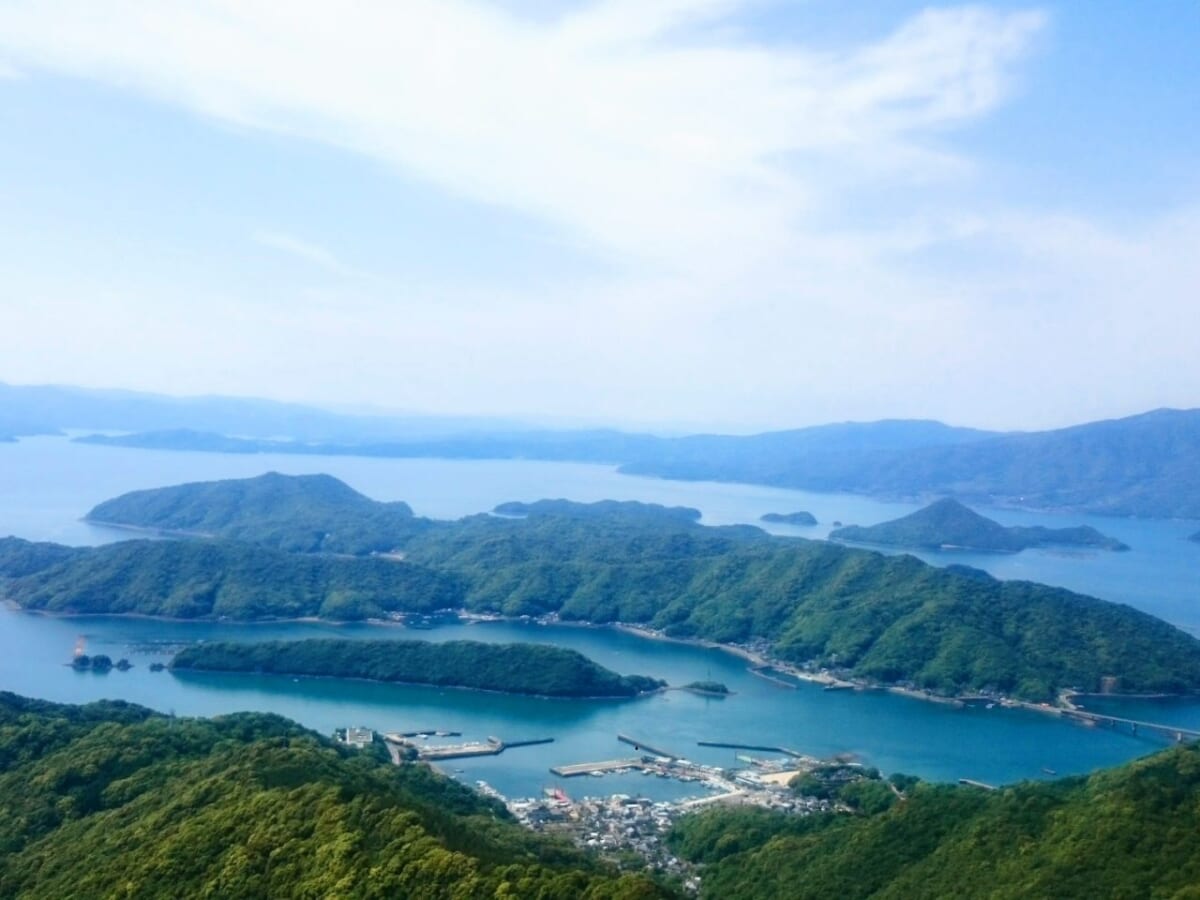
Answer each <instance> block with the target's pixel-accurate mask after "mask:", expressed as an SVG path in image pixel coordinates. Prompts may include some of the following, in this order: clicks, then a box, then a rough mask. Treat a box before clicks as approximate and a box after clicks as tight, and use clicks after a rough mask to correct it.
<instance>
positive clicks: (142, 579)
mask: <svg viewBox="0 0 1200 900" xmlns="http://www.w3.org/2000/svg"><path fill="white" fill-rule="evenodd" d="M0 576H4V577H5V578H7V579H8V580H7V583H5V584H4V585H3V593H4V596H5V597H7V598H8V599H10V600H13V601H16V602H17V603H19V604H20V605H21V606H23V607H25V608H26V609H37V610H45V611H48V612H70V613H139V614H142V615H154V616H171V617H176V618H185V619H195V618H218V617H225V618H230V619H243V620H248V619H266V618H299V617H303V616H320V617H322V618H326V619H335V620H339V621H345V620H353V619H366V618H376V617H382V616H384V615H386V614H387V613H389V612H392V611H397V610H403V611H408V612H429V611H433V610H437V609H445V608H447V607H455V606H461V605H462V604H461V598H462V588H461V586H460V585H459V583H458V581H457V580H456V579H455V578H454V577H453V576H451V575H446V574H442V573H438V572H433V571H430V570H429V569H427V568H424V567H422V566H418V565H413V564H412V563H407V562H398V561H395V560H384V559H342V558H338V557H330V556H303V555H299V554H290V553H282V552H280V551H278V550H271V549H268V548H265V547H257V546H254V545H252V544H243V543H237V542H234V541H123V542H121V543H117V544H107V545H104V546H102V547H96V548H78V549H76V548H66V547H61V546H58V545H55V544H34V543H30V542H28V541H22V540H19V539H17V538H4V539H0Z"/></svg>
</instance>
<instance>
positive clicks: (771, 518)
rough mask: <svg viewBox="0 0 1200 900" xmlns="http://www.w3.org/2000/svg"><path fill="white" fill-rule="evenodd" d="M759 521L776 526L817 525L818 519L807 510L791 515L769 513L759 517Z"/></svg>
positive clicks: (791, 513)
mask: <svg viewBox="0 0 1200 900" xmlns="http://www.w3.org/2000/svg"><path fill="white" fill-rule="evenodd" d="M759 521H760V522H770V523H772V524H774V525H816V524H817V517H816V516H814V515H813V514H812V513H810V512H808V511H807V510H798V511H796V512H790V513H776V512H769V513H766V514H764V515H762V516H759Z"/></svg>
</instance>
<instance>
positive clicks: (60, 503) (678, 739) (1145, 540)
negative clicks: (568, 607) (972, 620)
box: [0, 438, 1200, 797]
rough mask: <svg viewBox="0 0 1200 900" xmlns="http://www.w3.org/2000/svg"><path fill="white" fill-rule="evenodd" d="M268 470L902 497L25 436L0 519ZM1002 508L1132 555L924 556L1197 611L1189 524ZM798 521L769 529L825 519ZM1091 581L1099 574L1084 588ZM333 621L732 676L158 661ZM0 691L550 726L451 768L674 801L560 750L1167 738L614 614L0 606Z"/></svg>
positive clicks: (825, 500) (673, 786)
mask: <svg viewBox="0 0 1200 900" xmlns="http://www.w3.org/2000/svg"><path fill="white" fill-rule="evenodd" d="M268 469H276V470H279V471H285V472H293V473H300V472H318V471H324V472H329V473H331V474H333V475H336V476H338V477H339V478H342V479H344V480H345V481H347V482H348V483H349V484H351V485H353V486H354V487H356V488H358V489H359V490H361V491H363V492H364V493H366V494H368V495H370V496H372V497H376V498H378V499H382V500H392V499H406V500H408V501H409V502H411V503H412V505H413V507H414V508H415V509H416V510H417V512H419V513H421V514H425V515H431V516H437V517H454V516H459V515H464V514H467V513H472V512H478V511H481V510H485V509H490V508H491V507H492V506H494V505H495V504H496V503H499V502H501V501H504V500H510V499H521V500H532V499H537V498H540V497H545V496H549V497H568V498H571V499H576V500H597V499H603V498H607V497H612V498H617V499H640V500H648V501H654V502H659V503H670V504H684V505H690V506H696V507H699V508H700V509H701V510H702V511H703V513H704V520H705V521H706V522H709V523H732V522H753V521H756V520H757V518H758V516H760V515H761V514H762V513H764V512H769V511H791V510H795V509H809V510H811V511H812V512H813V513H815V514H816V515H817V517H818V519H820V520H821V521H822V523H829V522H831V521H832V520H833V519H835V518H836V519H840V520H841V521H843V522H858V523H860V524H870V523H872V522H876V521H882V520H884V519H887V518H894V517H895V516H896V515H900V514H903V512H905V511H907V510H909V509H912V506H908V505H904V504H886V503H879V502H876V501H872V500H868V499H864V498H859V497H850V496H842V495H819V494H806V493H802V492H796V491H784V490H776V489H771V488H762V487H752V486H744V485H724V484H708V483H687V482H668V481H660V480H656V479H643V478H628V477H625V476H621V475H618V474H616V473H615V472H613V471H612V470H611V469H609V468H606V467H602V466H589V465H575V464H558V463H540V462H527V461H518V462H475V461H472V462H449V461H442V460H363V459H350V458H329V459H321V458H315V457H307V458H295V457H276V458H272V457H263V456H225V455H214V454H190V453H158V452H152V451H139V450H126V449H120V448H101V447H88V446H84V445H72V444H69V443H68V442H66V441H64V440H62V439H61V438H38V439H30V440H26V441H22V442H20V443H18V444H10V445H0V535H2V534H7V533H13V534H17V535H19V536H22V537H27V538H35V539H41V540H58V541H63V542H65V543H101V542H105V541H109V540H114V539H118V538H120V537H122V536H123V535H121V534H120V533H116V532H112V531H108V530H104V529H99V528H95V527H94V526H89V525H86V524H85V523H82V522H80V521H78V520H79V517H80V516H81V515H83V513H85V512H86V511H87V510H88V509H89V508H90V507H91V506H92V505H94V504H95V503H98V502H99V501H101V500H104V499H106V498H108V497H111V496H113V495H115V494H118V493H121V492H123V491H126V490H131V489H135V488H141V487H153V486H156V485H165V484H174V483H178V482H181V481H189V480H199V479H213V478H227V477H241V476H247V475H255V474H260V473H261V472H263V471H266V470H268ZM993 514H994V515H995V516H996V517H997V518H999V519H1001V520H1004V521H1014V522H1016V521H1020V522H1025V523H1031V524H1033V523H1039V522H1040V523H1046V524H1055V523H1060V522H1062V521H1068V520H1069V521H1070V522H1072V523H1076V522H1082V521H1087V522H1090V523H1092V524H1095V525H1096V527H1098V528H1100V529H1101V530H1102V531H1105V532H1106V533H1109V534H1113V535H1115V536H1116V537H1119V538H1120V539H1122V540H1124V541H1125V542H1126V543H1128V544H1130V545H1131V546H1132V547H1133V548H1134V549H1133V551H1131V552H1130V553H1126V554H1100V553H1094V554H1093V553H1088V554H1078V555H1075V554H1072V555H1058V554H1052V553H1045V552H1029V551H1027V552H1026V553H1022V554H1018V555H1015V556H992V555H981V554H962V555H960V554H933V555H929V556H927V558H930V559H931V560H932V561H934V562H937V563H945V562H948V561H955V562H965V563H968V564H971V565H977V566H980V567H981V568H987V569H989V570H990V571H992V572H993V573H995V574H997V575H1000V576H1002V577H1024V578H1030V579H1032V580H1042V581H1048V582H1051V583H1057V584H1064V585H1066V586H1070V587H1075V588H1077V589H1085V590H1088V591H1089V592H1090V593H1094V594H1098V595H1101V596H1106V597H1108V598H1109V599H1114V600H1121V601H1123V602H1128V603H1130V604H1132V605H1135V606H1139V607H1140V608H1143V609H1146V610H1148V611H1150V612H1153V613H1156V614H1158V615H1161V616H1163V617H1164V618H1168V619H1170V620H1171V621H1175V622H1177V623H1179V624H1185V625H1186V624H1188V623H1195V622H1196V621H1197V619H1198V618H1200V617H1198V616H1197V614H1196V607H1197V597H1196V593H1197V592H1196V587H1197V578H1196V575H1197V565H1198V564H1200V548H1197V547H1195V546H1194V545H1191V544H1188V543H1186V542H1184V541H1183V540H1182V538H1183V536H1185V535H1187V534H1189V533H1191V532H1192V531H1195V530H1196V529H1197V527H1200V526H1198V525H1197V524H1196V523H1182V522H1144V521H1135V520H1110V519H1089V518H1086V517H1079V516H1073V517H1068V519H1066V520H1064V519H1061V518H1060V517H1055V516H1050V515H1044V514H1041V515H1039V514H1028V513H1012V512H1004V511H1001V512H996V513H993ZM828 527H829V525H828V524H824V525H822V526H818V527H817V528H811V529H788V528H780V529H778V530H779V532H780V533H784V532H787V533H793V534H800V535H805V536H812V537H818V536H821V535H822V534H823V533H824V532H826V531H827V530H828ZM1089 585H1092V586H1093V587H1089ZM329 634H336V635H342V636H348V637H373V638H374V637H388V638H412V637H419V638H422V639H427V640H449V639H453V638H463V637H469V638H473V639H476V640H530V641H544V642H553V643H557V644H561V645H565V646H570V647H573V648H575V649H578V650H580V651H581V652H583V653H585V654H587V655H588V656H590V657H592V658H593V659H595V660H597V661H598V662H600V663H602V664H603V665H606V666H609V667H610V668H613V669H616V670H618V671H621V672H625V673H639V674H645V675H652V676H656V677H660V678H665V679H667V680H668V681H670V682H671V683H673V684H682V683H686V682H688V681H693V680H697V679H707V678H712V679H716V680H719V681H723V682H725V683H726V684H727V685H728V686H729V687H730V688H731V689H732V690H734V691H735V692H736V693H735V694H734V695H733V696H731V697H728V698H726V699H708V698H702V697H697V696H694V695H691V694H687V693H684V692H679V691H673V692H668V693H665V694H661V695H656V696H653V697H648V698H643V699H639V700H634V701H623V702H608V701H582V702H580V701H565V700H545V699H536V698H521V697H505V696H501V695H496V694H486V693H477V692H469V691H455V690H441V689H436V688H424V687H408V686H396V685H377V684H369V683H364V682H347V681H335V680H319V679H301V680H293V679H290V678H281V677H269V676H245V675H215V674H209V675H199V674H192V675H187V676H177V675H173V674H171V673H168V672H161V673H152V672H150V671H149V669H148V664H149V663H150V662H152V661H154V660H155V659H167V658H168V657H169V655H170V653H171V651H172V648H173V647H174V646H177V645H178V644H179V643H183V642H190V641H195V640H217V639H222V640H253V639H269V638H299V637H310V636H318V635H329ZM80 637H83V638H84V639H85V640H86V642H87V650H88V652H89V653H108V654H109V655H111V656H113V657H114V658H119V657H121V656H127V657H129V658H130V659H131V661H133V662H134V663H135V668H134V669H132V670H131V671H129V672H117V671H113V672H109V673H107V674H95V673H91V672H76V671H74V670H73V669H71V668H70V667H69V666H67V665H66V664H65V663H66V662H67V661H68V660H69V659H70V658H71V653H72V650H73V648H74V646H75V643H76V640H77V639H78V638H80ZM0 687H2V688H4V689H6V690H11V691H15V692H17V693H21V694H25V695H28V696H35V697H43V698H46V699H50V700H58V701H64V702H84V701H88V700H94V699H100V698H122V699H126V700H130V701H132V702H136V703H141V704H144V705H146V706H150V707H153V708H155V709H160V710H163V711H174V712H175V713H177V714H179V715H212V714H218V713H224V712H232V711H236V710H243V709H253V710H263V711H271V712H277V713H280V714H282V715H285V716H288V717H291V718H294V719H296V720H298V721H300V722H302V723H304V724H306V725H309V726H311V727H313V728H316V729H318V730H320V731H322V732H330V731H332V729H334V728H335V727H344V726H346V725H351V724H364V725H369V726H371V727H374V728H376V729H379V730H401V731H413V730H418V729H440V730H456V731H462V732H463V733H464V739H476V740H480V739H483V738H485V737H487V736H489V735H496V736H498V737H501V738H503V739H506V740H519V739H524V738H539V737H553V738H554V739H555V742H554V743H552V744H548V745H543V746H538V747H530V748H522V749H515V750H511V751H508V752H506V753H505V754H503V755H501V756H498V757H486V758H482V759H475V760H456V761H452V762H448V763H446V764H445V768H446V769H448V770H451V771H453V770H461V771H458V772H456V774H458V775H459V776H460V777H462V778H464V779H466V780H468V781H474V780H475V779H484V780H486V781H488V782H490V783H491V784H493V785H494V786H496V787H497V788H498V789H500V790H501V791H503V792H504V793H507V794H509V795H516V796H520V795H528V794H534V793H537V792H538V791H539V790H540V788H541V787H543V786H547V785H549V784H553V783H561V785H562V786H563V787H564V788H565V789H566V790H567V791H568V793H571V794H582V793H610V792H615V791H624V792H628V793H644V794H647V795H649V796H654V797H670V796H674V795H678V794H679V793H681V792H685V791H688V790H690V789H691V786H687V785H680V784H677V783H673V782H667V781H663V780H660V779H657V778H653V777H644V776H641V775H627V776H607V777H605V778H603V779H599V778H588V777H586V776H585V777H583V778H578V779H567V780H563V781H562V782H556V781H555V779H554V778H553V776H551V775H550V773H549V772H548V768H549V767H550V766H552V765H558V764H566V763H576V762H585V761H596V760H603V759H611V758H616V757H621V756H626V755H628V754H629V751H630V748H629V747H626V746H625V745H623V744H620V743H618V742H617V741H616V735H617V733H618V732H623V733H626V734H630V735H633V736H635V737H638V738H640V739H642V740H645V741H648V742H649V743H651V744H654V745H656V746H661V747H664V748H665V749H667V750H670V751H672V752H674V753H678V754H681V755H684V756H687V757H688V758H690V759H695V760H698V761H702V762H712V763H723V764H732V762H733V751H730V750H716V749H705V748H700V747H698V746H696V742H697V741H700V740H708V741H732V742H745V743H754V744H769V745H774V744H780V745H783V746H788V747H792V748H794V749H796V750H800V751H802V752H806V753H811V754H813V755H817V756H826V755H831V754H834V753H854V754H857V755H858V756H859V757H860V758H861V759H862V760H863V761H864V762H866V763H868V764H871V765H875V766H878V767H879V768H880V769H882V770H884V771H886V772H894V771H904V772H910V773H913V774H917V775H920V776H922V777H925V778H930V779H938V780H953V779H957V778H974V779H978V780H981V781H985V782H992V783H1003V782H1009V781H1014V780H1018V779H1022V778H1039V777H1045V772H1044V770H1045V769H1050V770H1054V771H1055V772H1057V773H1058V774H1060V775H1065V774H1068V773H1080V772H1087V771H1090V770H1092V769H1095V768H1098V767H1102V766H1108V765H1113V764H1116V763H1119V762H1122V761H1124V760H1127V759H1130V758H1133V757H1135V756H1139V755H1142V754H1145V753H1148V752H1151V751H1152V750H1155V749H1157V748H1159V747H1162V746H1165V743H1164V742H1163V741H1162V740H1159V739H1156V738H1153V737H1133V736H1130V735H1126V734H1121V733H1114V732H1109V731H1104V730H1099V729H1088V728H1083V727H1080V726H1076V725H1071V724H1068V723H1064V722H1061V721H1058V720H1057V719H1054V718H1052V717H1049V716H1043V715H1041V714H1038V713H1034V712H1024V711H1015V710H1003V709H1000V708H995V709H991V710H985V709H971V710H955V709H951V708H948V707H944V706H939V705H935V704H929V703H922V702H918V701H914V700H908V699H904V698H900V697H895V696H892V695H889V694H885V693H859V692H850V691H837V692H826V691H823V690H821V689H820V688H819V687H816V686H811V685H801V686H800V687H799V688H797V689H795V690H789V689H786V688H781V687H778V686H776V685H773V684H771V683H770V682H767V681H765V680H763V679H761V678H758V677H755V676H753V675H751V674H749V673H748V672H747V671H746V669H745V664H744V662H743V661H742V660H740V659H738V658H736V657H734V656H732V655H730V654H727V653H724V652H721V651H718V650H708V649H703V648H697V647H690V646H684V645H679V644H671V643H664V642H657V641H649V640H645V639H642V638H639V637H636V636H633V635H629V634H625V633H621V632H617V631H613V630H611V629H593V628H572V627H569V626H538V625H533V624H520V623H485V624H474V625H466V624H461V623H457V622H447V623H443V624H440V625H438V626H437V627H435V628H434V629H432V630H421V631H408V630H405V629H402V628H398V627H385V626H367V625H348V626H333V625H325V624H311V623H282V624H276V623H272V624H256V625H244V624H242V625H238V624H226V623H182V622H161V621H153V620H147V619H123V618H115V617H75V618H69V619H67V618H49V617H43V616H35V615H31V614H27V613H20V612H13V611H8V610H5V611H3V612H0ZM1110 711H1112V712H1114V713H1118V714H1119V713H1124V714H1127V715H1130V716H1131V717H1133V718H1142V719H1153V720H1161V721H1168V722H1173V723H1175V724H1178V725H1182V726H1184V727H1192V728H1200V705H1197V704H1196V703H1178V702H1176V703H1171V704H1153V703H1145V702H1140V703H1131V702H1129V701H1122V702H1121V703H1120V704H1119V707H1118V708H1117V709H1113V710H1110Z"/></svg>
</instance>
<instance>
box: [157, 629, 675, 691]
mask: <svg viewBox="0 0 1200 900" xmlns="http://www.w3.org/2000/svg"><path fill="white" fill-rule="evenodd" d="M171 668H172V669H175V670H187V669H191V670H198V671H208V672H261V673H267V674H277V675H318V676H327V677H336V678H367V679H370V680H372V681H396V682H404V683H407V684H433V685H438V686H439V687H465V688H476V689H479V690H488V691H502V692H504V693H509V694H535V695H539V696H545V697H610V698H612V697H635V696H637V695H638V694H641V693H644V692H646V691H653V690H656V689H658V688H661V687H664V686H665V684H666V682H663V681H659V680H657V679H654V678H647V677H645V676H641V675H629V676H622V675H618V674H617V673H616V672H613V671H611V670H609V669H606V668H604V667H603V666H600V665H598V664H596V663H595V662H593V661H592V660H590V659H588V658H587V657H586V656H584V655H583V654H582V653H577V652H576V651H574V650H568V649H566V648H565V647H551V646H547V645H545V644H489V643H482V642H479V641H446V642H444V643H431V642H429V641H385V640H384V641H354V640H337V639H332V638H329V639H313V640H304V641H264V642H258V643H253V644H244V643H209V642H206V643H203V644H197V645H196V646H193V647H187V648H185V649H183V650H181V651H180V652H179V653H177V654H176V655H175V658H174V659H173V660H172V661H171Z"/></svg>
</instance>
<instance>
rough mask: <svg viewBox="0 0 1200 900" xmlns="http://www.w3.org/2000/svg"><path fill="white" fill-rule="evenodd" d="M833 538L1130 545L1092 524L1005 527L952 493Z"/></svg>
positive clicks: (901, 543)
mask: <svg viewBox="0 0 1200 900" xmlns="http://www.w3.org/2000/svg"><path fill="white" fill-rule="evenodd" d="M829 537H830V538H831V539H833V540H838V541H855V542H858V543H863V544H880V545H885V546H892V547H919V548H933V549H937V548H940V547H956V548H960V549H964V550H990V551H996V552H1005V553H1016V552H1018V551H1020V550H1026V549H1028V548H1030V547H1092V548H1095V549H1098V550H1128V549H1129V547H1128V546H1126V545H1125V544H1122V543H1121V542H1120V541H1118V540H1116V539H1115V538H1111V537H1107V536H1106V535H1103V534H1101V533H1100V532H1099V531H1097V530H1096V529H1095V528H1092V527H1091V526H1089V525H1081V526H1078V527H1075V528H1045V527H1043V526H1041V525H1033V526H1019V525H1016V526H1013V525H1010V526H1005V525H1001V524H1000V523H999V522H994V521H992V520H991V519H989V518H986V517H985V516H981V515H980V514H979V513H977V512H975V511H974V510H971V509H968V508H967V507H965V506H963V505H962V504H961V503H959V502H958V501H957V500H954V499H952V498H950V497H947V498H944V499H942V500H938V501H936V502H934V503H931V504H930V505H929V506H926V507H925V508H924V509H919V510H917V511H916V512H914V513H910V514H909V515H907V516H902V517H901V518H899V519H893V520H892V521H890V522H881V523H880V524H878V525H869V526H867V527H861V526H858V525H849V526H846V527H845V528H837V529H834V530H833V531H832V532H830V535H829Z"/></svg>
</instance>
